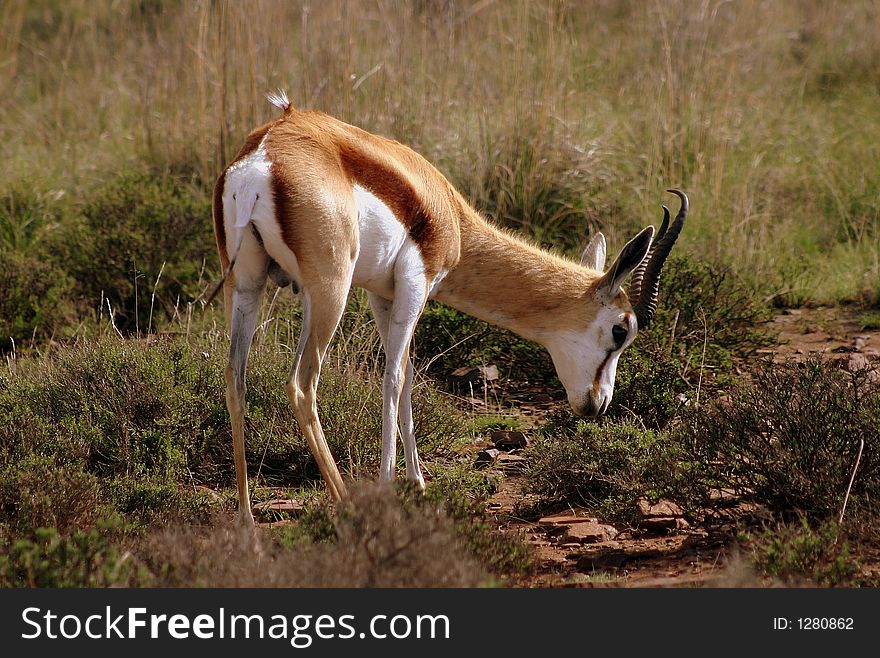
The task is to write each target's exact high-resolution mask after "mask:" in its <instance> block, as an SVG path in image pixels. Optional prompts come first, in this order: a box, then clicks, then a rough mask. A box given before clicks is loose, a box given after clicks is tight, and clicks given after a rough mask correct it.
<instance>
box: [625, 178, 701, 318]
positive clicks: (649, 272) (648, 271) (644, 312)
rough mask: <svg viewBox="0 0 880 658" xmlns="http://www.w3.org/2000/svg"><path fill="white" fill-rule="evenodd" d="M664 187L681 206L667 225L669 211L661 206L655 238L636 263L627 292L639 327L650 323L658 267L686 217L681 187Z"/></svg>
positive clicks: (685, 201) (655, 292)
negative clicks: (661, 217)
mask: <svg viewBox="0 0 880 658" xmlns="http://www.w3.org/2000/svg"><path fill="white" fill-rule="evenodd" d="M666 191H667V192H671V193H672V194H675V195H676V196H677V197H678V198H679V199H681V208H679V210H678V214H677V215H676V216H675V221H673V222H672V224H671V225H669V226H668V228H667V223H668V218H669V211H668V210H666V208H665V206H664V210H666V213H665V218H664V221H663V226H662V227H661V229H660V233H659V235H658V237H657V239H655V240H654V244H653V245H652V246H651V250H650V252H649V253H648V256H647V257H646V258H645V261H647V263H644V262H643V264H642V265H640V266H639V270H637V272H639V271H640V276H639V278H638V280H637V281H635V280H634V281H633V286H632V290H633V292H632V293H631V294H630V296H631V298H632V301H633V309H634V310H635V312H636V319H637V320H638V322H639V328H640V329H641V328H642V327H647V326H648V325H649V324H651V320H653V319H654V313H655V312H656V311H657V295H658V293H659V292H660V270H662V269H663V263H665V262H666V258H667V257H668V256H669V252H670V251H672V246H673V245H674V244H675V241H676V240H677V239H678V234H679V233H681V228H682V226H684V218H685V217H687V213H688V198H687V195H686V194H685V193H684V192H682V191H681V190H676V189H672V190H666ZM642 268H644V269H642ZM636 284H638V289H637V290H636V289H635V287H636Z"/></svg>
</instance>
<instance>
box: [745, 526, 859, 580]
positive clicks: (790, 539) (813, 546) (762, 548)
mask: <svg viewBox="0 0 880 658" xmlns="http://www.w3.org/2000/svg"><path fill="white" fill-rule="evenodd" d="M746 539H747V540H748V541H749V543H750V544H751V551H752V557H753V560H754V562H755V564H756V566H757V567H758V568H759V569H760V570H761V571H763V572H764V573H766V574H768V575H770V576H775V577H777V578H780V579H781V580H782V581H783V582H784V583H786V584H789V585H798V584H804V583H806V584H809V585H822V586H825V587H841V586H842V587H851V586H852V585H853V584H854V583H855V582H856V580H857V577H858V574H859V572H860V568H859V564H858V562H857V561H856V560H855V559H854V557H853V556H852V555H851V553H850V546H849V543H848V542H847V541H846V539H845V537H844V535H843V532H842V531H841V529H840V527H839V526H838V525H837V523H835V522H834V521H827V522H824V523H820V524H818V525H817V526H816V527H813V526H811V525H810V523H809V522H808V521H807V519H806V518H803V519H801V522H800V523H799V524H780V525H778V526H776V527H768V528H765V529H764V530H763V531H756V532H750V533H747V535H746Z"/></svg>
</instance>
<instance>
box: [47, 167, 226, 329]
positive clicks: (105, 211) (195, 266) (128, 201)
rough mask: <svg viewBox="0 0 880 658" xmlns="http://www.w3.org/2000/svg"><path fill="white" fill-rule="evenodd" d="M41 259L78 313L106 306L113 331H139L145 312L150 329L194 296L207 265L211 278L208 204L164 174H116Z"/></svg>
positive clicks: (212, 258)
mask: <svg viewBox="0 0 880 658" xmlns="http://www.w3.org/2000/svg"><path fill="white" fill-rule="evenodd" d="M45 251H46V252H47V254H48V258H49V259H51V260H52V261H53V262H55V263H57V264H58V266H60V267H63V268H64V269H65V271H67V272H68V273H69V275H70V276H71V278H72V279H73V280H74V282H75V290H76V294H77V295H78V297H79V298H80V300H81V304H82V306H83V308H90V309H98V308H99V306H102V304H103V308H101V311H100V312H107V311H108V309H107V308H106V304H107V300H109V301H110V305H111V307H112V309H113V314H114V320H115V323H116V325H117V327H118V328H119V329H120V330H123V331H134V330H135V329H140V330H145V329H147V328H148V325H149V323H150V315H151V309H152V320H153V322H157V321H159V320H160V318H161V316H168V315H170V314H172V313H173V312H174V310H175V308H177V307H178V305H179V303H185V302H186V301H188V300H191V299H194V298H195V297H197V296H198V295H199V294H200V293H201V289H200V284H202V283H203V280H202V279H203V270H204V268H205V263H206V262H207V263H208V265H209V266H210V267H211V268H212V269H211V271H216V269H215V268H214V267H213V265H214V262H215V260H216V255H215V247H214V237H213V224H212V222H211V204H210V198H209V195H208V194H206V193H205V192H204V191H202V190H200V189H198V188H197V187H195V186H193V185H191V184H188V183H186V182H184V181H182V180H180V179H178V178H175V177H173V176H171V175H168V174H155V173H150V172H142V171H134V172H123V173H121V174H119V175H118V176H117V177H116V178H114V179H112V180H110V181H109V182H107V183H105V184H104V185H102V186H99V187H98V188H97V189H94V190H92V191H91V193H90V195H89V197H88V200H87V201H85V202H84V203H83V205H82V206H81V207H80V209H79V212H78V213H76V214H75V215H73V216H71V217H69V218H67V220H66V221H65V222H64V224H63V225H62V226H60V227H59V230H58V231H55V232H53V233H52V235H51V236H49V237H48V238H47V240H46V243H45ZM160 275H161V276H160ZM157 280H158V285H157ZM154 295H155V296H154Z"/></svg>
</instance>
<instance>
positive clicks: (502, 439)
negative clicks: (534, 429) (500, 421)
mask: <svg viewBox="0 0 880 658" xmlns="http://www.w3.org/2000/svg"><path fill="white" fill-rule="evenodd" d="M490 438H491V439H492V441H494V442H495V447H496V448H498V449H499V450H516V449H518V448H526V447H528V445H529V437H527V436H526V435H525V434H524V433H523V432H518V431H515V430H497V431H495V432H492V436H491V437H490Z"/></svg>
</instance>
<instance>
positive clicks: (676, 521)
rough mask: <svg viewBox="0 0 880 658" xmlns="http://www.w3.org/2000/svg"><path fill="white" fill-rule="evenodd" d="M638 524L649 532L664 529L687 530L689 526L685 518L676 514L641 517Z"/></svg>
mask: <svg viewBox="0 0 880 658" xmlns="http://www.w3.org/2000/svg"><path fill="white" fill-rule="evenodd" d="M639 526H640V527H641V528H643V529H644V530H647V531H649V532H663V531H666V530H687V529H688V528H690V527H691V525H690V523H688V522H687V521H686V520H685V519H683V518H681V517H677V516H654V517H651V518H647V519H642V520H641V521H640V522H639Z"/></svg>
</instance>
